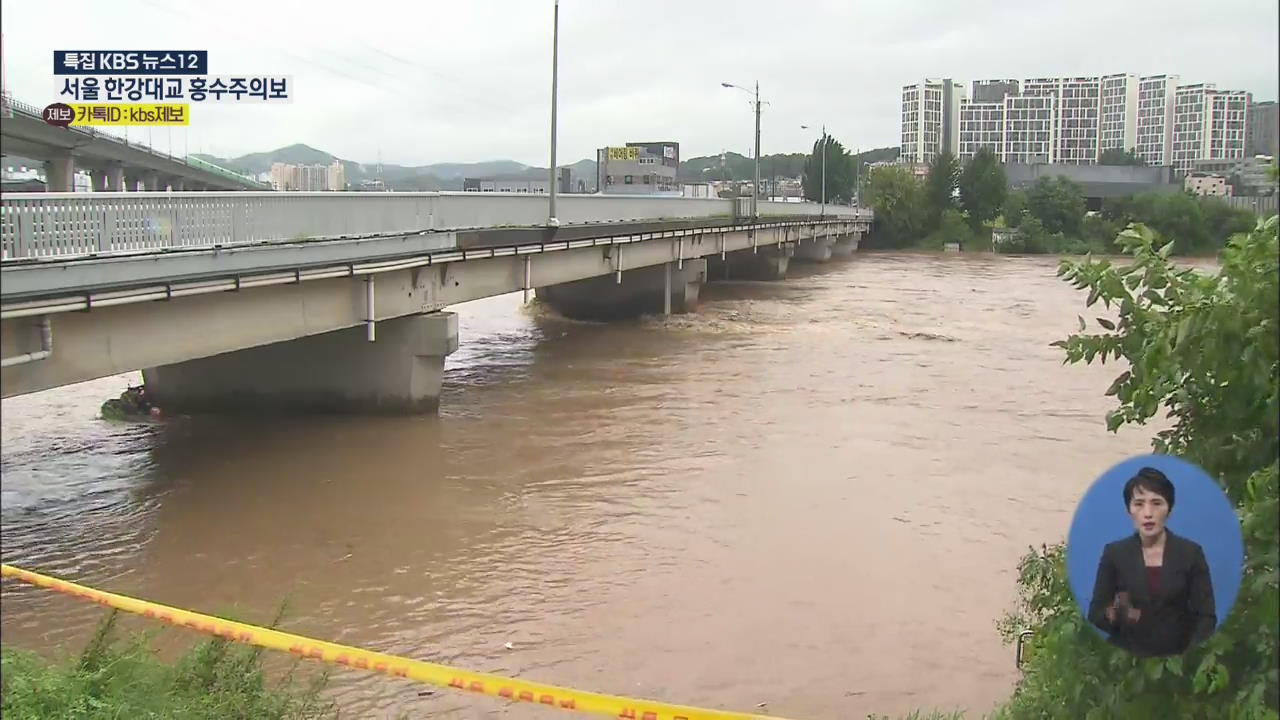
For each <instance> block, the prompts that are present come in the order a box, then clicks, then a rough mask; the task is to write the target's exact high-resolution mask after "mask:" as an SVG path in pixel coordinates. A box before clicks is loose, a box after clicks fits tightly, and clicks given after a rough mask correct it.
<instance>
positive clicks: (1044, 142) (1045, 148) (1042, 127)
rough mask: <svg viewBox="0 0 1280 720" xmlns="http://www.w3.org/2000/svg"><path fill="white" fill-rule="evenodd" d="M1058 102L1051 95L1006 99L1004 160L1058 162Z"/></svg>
mask: <svg viewBox="0 0 1280 720" xmlns="http://www.w3.org/2000/svg"><path fill="white" fill-rule="evenodd" d="M1056 104H1057V101H1056V99H1055V98H1054V97H1053V96H1050V95H1043V96H1026V95H1011V96H1009V97H1006V98H1005V99H1004V120H1005V131H1004V140H1003V142H1002V144H1001V148H1000V153H999V155H1000V159H1001V160H1002V161H1003V162H1006V163H1054V162H1057V154H1056V150H1057V138H1056V137H1055V126H1056V122H1055V114H1056V113H1055V110H1056Z"/></svg>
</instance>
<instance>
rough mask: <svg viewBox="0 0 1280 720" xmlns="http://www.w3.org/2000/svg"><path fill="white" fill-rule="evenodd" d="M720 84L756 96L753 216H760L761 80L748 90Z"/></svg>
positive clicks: (737, 86)
mask: <svg viewBox="0 0 1280 720" xmlns="http://www.w3.org/2000/svg"><path fill="white" fill-rule="evenodd" d="M720 84H721V85H722V86H724V87H727V88H737V89H739V90H741V91H743V92H745V93H750V94H751V95H752V96H753V97H754V98H755V99H754V104H755V111H756V174H755V181H754V183H753V184H752V186H751V194H752V198H751V216H752V217H759V215H760V212H759V209H758V205H759V201H760V81H758V80H757V81H756V88H755V90H748V89H747V88H744V87H742V86H741V85H734V84H733V83H727V82H722V83H720Z"/></svg>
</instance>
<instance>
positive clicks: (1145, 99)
mask: <svg viewBox="0 0 1280 720" xmlns="http://www.w3.org/2000/svg"><path fill="white" fill-rule="evenodd" d="M1177 91H1178V76H1177V75H1151V76H1148V77H1144V78H1141V79H1139V80H1138V157H1140V158H1142V160H1143V162H1145V163H1146V164H1148V165H1170V164H1172V162H1173V111H1174V100H1175V98H1176V97H1177Z"/></svg>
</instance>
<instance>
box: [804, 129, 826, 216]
mask: <svg viewBox="0 0 1280 720" xmlns="http://www.w3.org/2000/svg"><path fill="white" fill-rule="evenodd" d="M800 129H801V130H808V129H809V126H808V125H801V126H800ZM826 214H827V124H826V123H823V124H822V215H823V216H824V217H825V216H826Z"/></svg>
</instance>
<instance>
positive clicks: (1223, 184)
mask: <svg viewBox="0 0 1280 720" xmlns="http://www.w3.org/2000/svg"><path fill="white" fill-rule="evenodd" d="M1182 187H1183V189H1184V190H1186V191H1187V192H1190V193H1195V194H1196V195H1214V196H1217V197H1226V196H1228V195H1230V194H1231V186H1230V185H1228V184H1227V179H1226V178H1225V177H1223V176H1221V175H1209V174H1203V173H1192V174H1190V175H1188V176H1187V177H1186V178H1185V179H1184V180H1183V181H1182Z"/></svg>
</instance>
